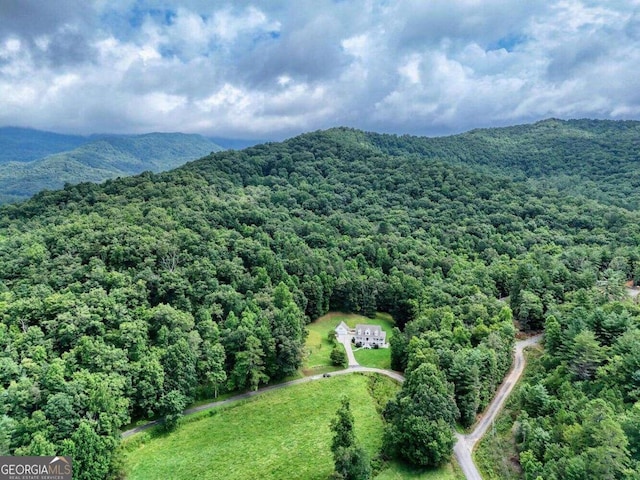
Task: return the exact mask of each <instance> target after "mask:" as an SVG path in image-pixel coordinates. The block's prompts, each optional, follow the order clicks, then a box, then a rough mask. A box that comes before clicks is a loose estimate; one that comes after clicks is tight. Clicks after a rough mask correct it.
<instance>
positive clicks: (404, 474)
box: [375, 462, 464, 480]
mask: <svg viewBox="0 0 640 480" xmlns="http://www.w3.org/2000/svg"><path fill="white" fill-rule="evenodd" d="M405 479H415V480H459V479H462V480H463V479H464V475H463V474H462V471H460V470H457V469H454V467H453V465H452V464H451V463H447V464H446V465H443V466H442V467H440V468H438V469H433V468H429V469H425V468H416V467H411V466H409V465H405V464H403V463H400V462H392V463H390V465H389V468H388V469H386V470H385V471H383V472H382V473H380V474H379V475H378V476H377V477H376V478H375V480H405Z"/></svg>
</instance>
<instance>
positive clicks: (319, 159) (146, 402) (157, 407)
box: [0, 129, 640, 478]
mask: <svg viewBox="0 0 640 480" xmlns="http://www.w3.org/2000/svg"><path fill="white" fill-rule="evenodd" d="M638 220H640V218H639V217H638V215H637V214H636V213H634V212H629V211H625V210H623V209H619V208H615V207H605V206H602V205H600V204H598V203H596V202H593V201H583V200H580V201H578V200H575V199H572V198H571V197H566V196H561V195H558V194H556V193H547V192H546V191H543V190H540V189H537V188H536V187H532V186H529V185H526V184H521V183H515V182H512V181H510V180H508V179H505V178H504V177H500V176H498V175H485V174H479V173H477V172H474V171H473V170H471V169H468V168H465V167H464V166H457V167H452V166H451V165H447V164H445V163H442V162H439V161H438V160H436V159H433V158H427V157H424V156H422V155H420V154H410V155H409V154H405V153H402V154H397V155H396V154H392V153H384V152H382V151H381V150H380V148H379V147H377V146H375V145H373V144H372V143H371V142H368V141H367V134H364V133H362V132H357V131H354V130H346V129H335V130H330V131H326V132H316V133H313V134H308V135H303V136H300V137H296V138H294V139H291V140H289V141H287V142H283V143H279V144H268V145H262V146H257V147H253V148H249V149H247V150H244V151H241V152H222V153H218V154H215V155H212V156H209V157H206V158H204V159H202V160H199V161H197V162H193V163H191V164H188V165H187V166H185V167H183V168H180V169H178V170H174V171H172V172H167V173H164V174H159V175H155V174H149V173H145V174H142V175H140V176H137V177H131V178H124V179H120V180H114V181H107V182H105V183H104V184H102V185H93V184H81V185H77V186H68V187H66V188H65V189H64V190H60V191H55V192H45V193H41V194H38V195H36V197H34V198H33V199H32V200H30V201H28V202H26V203H24V204H20V205H9V206H5V207H3V208H2V209H0V320H1V323H0V364H1V368H0V422H2V428H0V432H1V433H0V453H5V454H23V455H37V454H49V453H51V452H56V453H57V454H70V455H73V456H74V461H75V462H76V463H75V465H77V468H78V471H79V472H80V476H79V477H78V478H103V477H106V476H107V474H108V472H117V471H118V468H117V465H116V464H115V463H117V456H116V455H115V454H114V452H115V451H116V450H115V449H116V446H117V444H118V441H119V440H118V438H119V430H120V428H121V427H122V426H123V425H126V424H127V423H129V422H130V421H133V420H136V419H141V418H148V417H151V416H166V417H167V420H168V422H167V424H168V425H169V426H170V425H172V424H173V423H175V420H176V419H177V416H178V414H179V412H180V411H181V410H182V408H183V407H184V406H185V405H186V404H188V403H189V402H190V401H192V400H194V399H197V398H205V397H211V396H215V395H216V394H218V393H219V392H221V391H226V390H234V389H251V388H253V389H255V388H257V387H258V386H259V385H261V384H264V383H266V382H268V381H271V380H274V379H279V378H283V377H285V376H287V375H289V374H291V373H293V372H295V371H296V370H297V368H298V367H299V366H300V364H301V361H302V358H303V354H304V352H303V345H304V337H305V324H306V323H307V322H308V321H310V320H312V319H315V318H317V317H318V316H320V315H322V314H324V313H326V312H327V311H328V310H330V309H340V310H346V311H352V312H357V313H362V314H365V315H372V314H373V313H374V312H375V311H379V310H381V311H387V312H389V313H391V314H392V315H393V316H394V318H395V320H396V324H397V326H398V328H399V332H396V340H394V342H395V344H394V346H393V358H394V367H395V368H406V369H407V371H408V372H409V373H408V375H409V376H411V375H412V373H411V372H414V371H415V372H418V373H416V378H429V379H435V380H434V381H436V380H437V382H440V383H442V385H441V386H440V387H438V388H436V387H434V388H436V390H437V391H438V392H440V393H442V394H444V393H445V392H449V393H450V397H447V398H448V399H449V400H451V401H453V406H452V408H451V410H450V413H451V414H450V415H448V416H447V418H446V421H445V424H448V423H450V421H456V420H457V421H460V422H461V423H463V424H465V425H466V424H469V423H470V422H471V421H472V418H473V416H474V415H475V412H477V411H479V409H481V408H482V406H483V405H485V404H486V402H487V401H488V399H489V398H490V397H491V392H492V391H493V389H494V388H495V386H496V385H497V382H499V380H500V378H501V376H502V375H503V374H504V371H506V369H507V368H508V366H509V362H510V348H511V345H512V341H513V328H512V326H511V324H510V321H511V319H510V313H509V309H508V306H507V305H505V304H504V303H503V302H500V301H498V298H501V297H504V296H506V295H508V294H511V299H510V302H511V303H510V306H511V308H512V309H513V312H514V318H515V320H516V321H519V322H521V324H522V326H523V327H525V328H530V329H536V328H541V327H542V325H543V322H544V319H545V318H546V316H547V315H548V313H549V312H550V311H551V310H552V309H553V306H554V305H555V304H556V303H558V302H562V301H565V300H566V299H567V298H569V297H570V296H571V292H572V291H574V290H575V289H579V288H582V287H585V286H591V285H593V283H594V282H596V281H598V282H599V283H598V284H599V285H600V287H601V288H602V290H603V295H604V294H606V295H610V296H614V295H616V294H618V293H619V290H620V286H621V285H622V283H621V282H622V281H623V280H625V279H628V278H636V276H637V275H638V273H639V272H640V270H639V266H640V263H638V262H639V261H640V259H639V258H638V255H637V251H636V250H637V249H636V246H637V241H638V238H640V237H639V228H640V227H639V226H640V222H639V221H638ZM605 290H606V292H605ZM423 365H426V366H423ZM418 376H419V377H418ZM437 382H436V383H437ZM417 383H424V382H422V381H419V382H408V383H407V388H409V386H410V385H412V384H413V385H416V384H417ZM438 385H439V384H438ZM420 388H422V387H418V386H416V389H415V391H416V392H417V391H420ZM405 393H406V394H407V395H414V392H405ZM449 393H447V394H446V395H449ZM403 395H404V394H403ZM446 395H445V396H446ZM449 400H446V401H447V402H448V401H449ZM399 401H400V400H399ZM425 408H428V407H427V406H425ZM398 412H401V410H397V409H396V410H394V409H393V408H392V407H389V410H388V413H387V414H386V415H387V417H388V418H389V419H390V421H391V422H392V423H394V421H393V419H394V418H398V419H401V417H397V415H400V416H401V413H398ZM429 421H431V420H429ZM433 421H436V423H437V420H433ZM401 432H402V429H400V430H397V433H398V435H401V434H402V433H401ZM450 434H451V432H450V431H449V435H450ZM394 438H396V439H398V438H401V437H399V436H395V434H393V435H391V436H390V437H389V442H388V445H389V449H390V451H392V450H393V445H394V444H395V445H397V440H394ZM447 438H448V437H446V438H444V439H443V440H445V445H446V444H447ZM443 451H444V450H443ZM433 458H434V461H438V459H441V458H442V454H440V456H434V457H433ZM114 462H115V463H114Z"/></svg>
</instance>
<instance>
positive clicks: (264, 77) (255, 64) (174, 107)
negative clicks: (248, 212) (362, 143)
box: [0, 0, 640, 138]
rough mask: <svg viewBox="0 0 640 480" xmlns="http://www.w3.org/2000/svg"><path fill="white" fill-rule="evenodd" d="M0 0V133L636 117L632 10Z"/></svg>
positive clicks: (607, 5)
mask: <svg viewBox="0 0 640 480" xmlns="http://www.w3.org/2000/svg"><path fill="white" fill-rule="evenodd" d="M5 2H7V3H6V5H7V6H6V7H5V10H4V13H5V14H3V16H2V18H0V124H19V125H27V126H34V127H37V128H43V129H54V130H62V131H69V132H71V131H74V132H81V133H89V132H96V131H99V132H105V131H113V132H116V131H117V132H126V131H136V132H142V131H150V130H166V131H197V132H200V133H206V134H211V135H227V136H244V137H251V136H259V137H262V138H265V137H267V138H282V137H284V136H288V135H292V134H296V133H299V132H301V131H304V130H309V129H316V128H324V127H329V126H332V125H349V126H354V127H358V128H365V129H369V130H378V131H394V132H399V133H402V132H407V133H418V134H431V133H444V132H455V131H461V130H465V129H468V128H473V127H480V126H492V125H504V124H509V123H517V122H523V121H531V120H535V119H539V118H545V117H549V116H557V117H599V118H638V115H640V92H638V91H637V89H636V88H635V85H636V83H637V78H639V77H640V53H639V52H640V1H639V0H627V1H622V0H618V1H613V0H561V1H559V2H547V1H546V0H531V1H527V2H522V1H520V0H508V1H504V0H482V1H479V0H432V1H429V2H423V1H419V0H403V1H400V0H392V1H385V2H378V1H374V0H354V1H350V2H335V1H333V0H300V1H297V2H285V1H281V0H277V1H272V2H251V1H249V0H241V1H236V2H229V1H216V2H210V1H206V0H182V1H179V2H178V6H177V7H176V8H168V7H167V4H166V2H164V1H161V0H143V1H133V0H118V1H109V2H105V1H102V0H99V1H98V0H95V1H93V2H86V3H85V2H83V7H82V8H80V9H78V8H77V7H78V5H77V2H74V1H71V0H60V1H59V2H58V3H56V7H57V8H50V7H49V6H47V5H45V4H42V3H41V2H37V1H35V0H5ZM25 16H26V17H25ZM25 18H29V20H30V21H29V22H27V21H24V19H25Z"/></svg>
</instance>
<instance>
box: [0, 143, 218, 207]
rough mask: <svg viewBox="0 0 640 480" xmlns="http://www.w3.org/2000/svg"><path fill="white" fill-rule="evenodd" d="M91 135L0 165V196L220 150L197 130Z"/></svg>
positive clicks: (171, 164) (164, 166) (154, 167)
mask: <svg viewBox="0 0 640 480" xmlns="http://www.w3.org/2000/svg"><path fill="white" fill-rule="evenodd" d="M42 136H43V132H37V135H35V137H34V138H41V137H42ZM90 138H91V139H90V140H89V139H85V141H86V142H87V143H84V144H83V145H80V146H78V147H77V148H75V149H74V150H71V151H67V152H62V153H56V154H53V155H48V156H46V157H44V158H41V159H38V160H34V161H30V162H7V163H5V164H3V165H0V201H5V202H6V201H15V200H22V199H25V198H27V197H29V196H31V195H33V194H35V193H37V192H39V191H40V190H43V189H47V190H54V189H57V188H61V187H62V186H64V184H65V183H79V182H100V181H103V180H106V179H108V178H115V177H121V176H127V175H133V174H136V173H141V172H143V171H145V170H150V171H153V172H160V171H164V170H170V169H172V168H175V167H177V166H179V165H182V164H184V163H185V162H187V161H190V160H194V159H196V158H200V157H202V156H203V155H207V154H208V153H211V152H215V151H219V150H221V147H219V146H218V145H216V144H214V143H212V142H211V141H209V140H208V139H206V138H204V137H202V136H200V135H187V134H182V133H150V134H145V135H122V136H118V135H95V136H92V137H90ZM60 145H62V144H60Z"/></svg>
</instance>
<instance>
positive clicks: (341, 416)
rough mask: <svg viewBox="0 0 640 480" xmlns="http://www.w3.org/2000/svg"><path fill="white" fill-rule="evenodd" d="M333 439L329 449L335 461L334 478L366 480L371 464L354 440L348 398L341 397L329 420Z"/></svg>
mask: <svg viewBox="0 0 640 480" xmlns="http://www.w3.org/2000/svg"><path fill="white" fill-rule="evenodd" d="M330 428H331V431H332V432H333V440H332V442H331V451H332V452H333V459H334V462H335V473H334V477H333V478H335V479H341V480H366V479H368V478H370V477H371V466H370V464H369V459H368V457H367V454H366V452H365V451H364V449H363V448H362V447H361V446H360V445H359V443H358V441H357V440H356V436H355V431H354V421H353V414H352V413H351V407H350V405H349V399H348V398H347V397H342V399H341V400H340V407H339V408H338V411H337V412H336V417H335V418H334V419H333V420H332V421H331V424H330Z"/></svg>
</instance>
